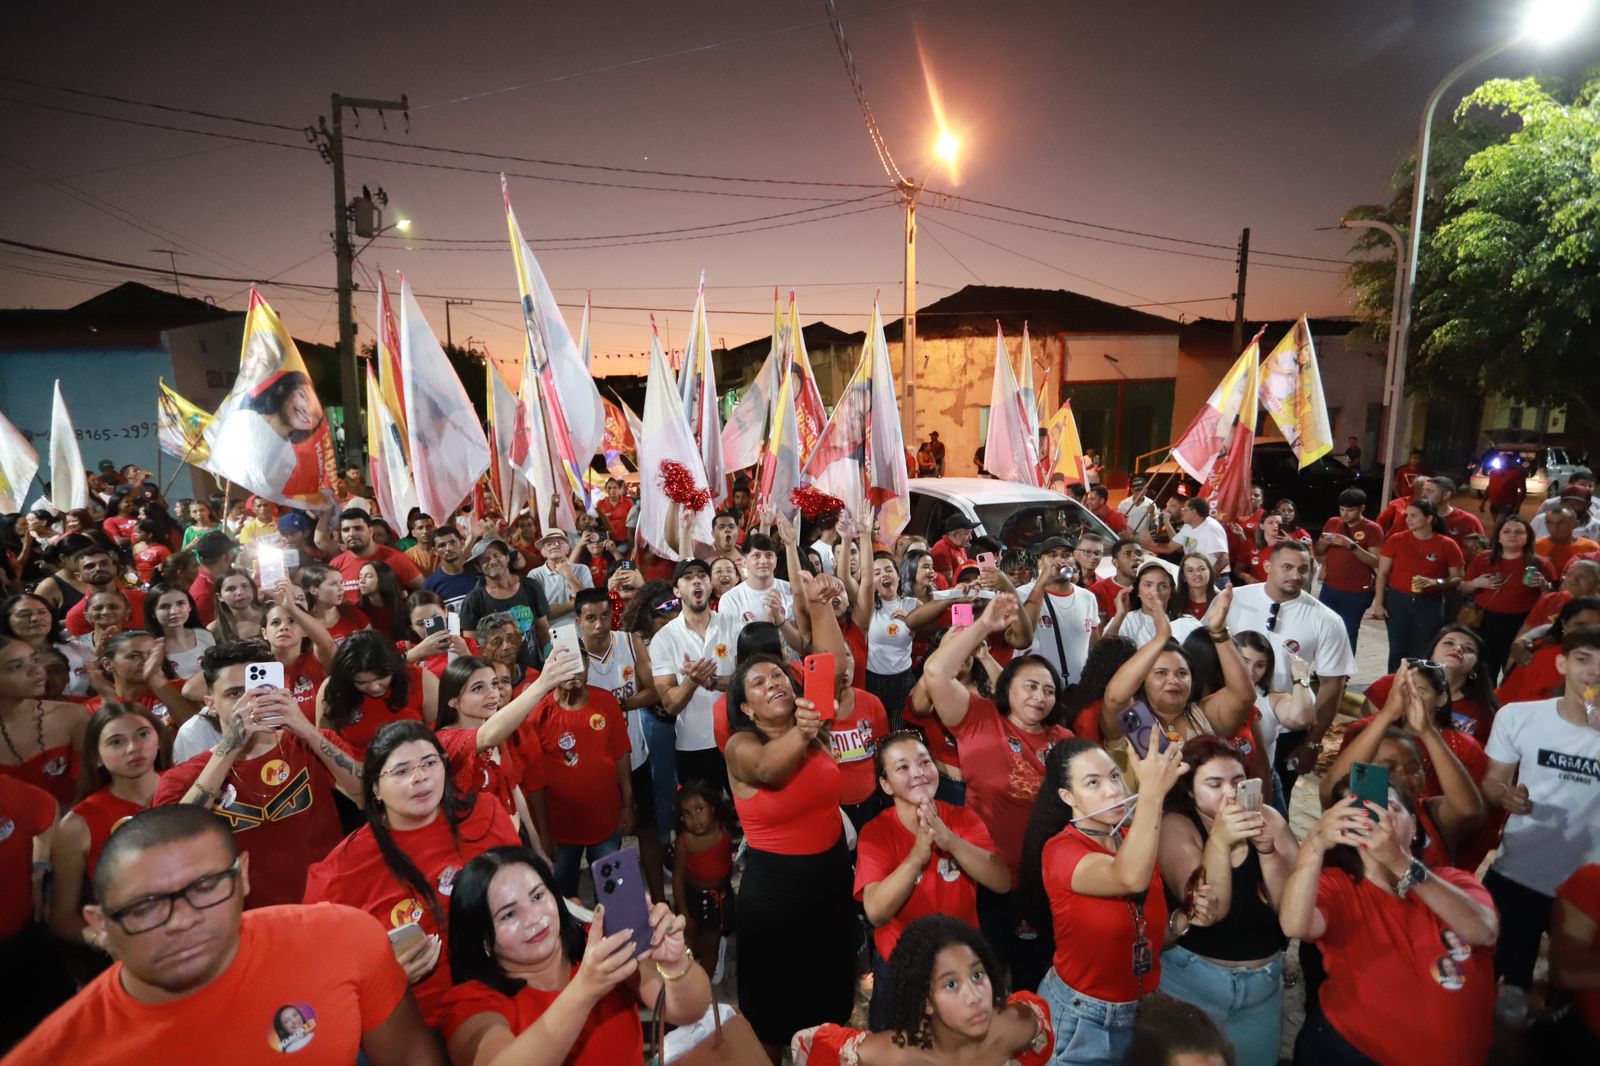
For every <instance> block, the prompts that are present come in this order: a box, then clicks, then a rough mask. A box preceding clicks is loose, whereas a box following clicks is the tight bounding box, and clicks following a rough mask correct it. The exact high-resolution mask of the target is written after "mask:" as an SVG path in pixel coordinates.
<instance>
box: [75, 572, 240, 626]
mask: <svg viewBox="0 0 1600 1066" xmlns="http://www.w3.org/2000/svg"><path fill="white" fill-rule="evenodd" d="M189 598H190V599H192V600H194V609H195V612H196V613H197V614H199V616H200V624H201V625H206V626H208V625H210V624H211V623H212V622H215V621H216V620H217V579H216V577H215V576H214V575H213V574H212V573H211V571H209V570H207V569H206V568H205V567H201V568H200V573H198V574H196V575H195V579H194V581H193V582H192V583H191V584H190V585H189ZM67 630H68V632H71V630H72V623H70V622H68V623H67ZM84 632H88V630H84Z"/></svg>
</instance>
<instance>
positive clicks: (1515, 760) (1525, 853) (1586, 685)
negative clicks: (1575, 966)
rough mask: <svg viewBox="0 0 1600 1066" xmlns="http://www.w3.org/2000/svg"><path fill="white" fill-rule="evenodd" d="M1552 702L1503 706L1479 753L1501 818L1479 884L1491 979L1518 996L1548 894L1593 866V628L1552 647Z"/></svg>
mask: <svg viewBox="0 0 1600 1066" xmlns="http://www.w3.org/2000/svg"><path fill="white" fill-rule="evenodd" d="M1556 669H1557V670H1559V671H1560V672H1561V675H1562V677H1563V678H1564V679H1565V692H1564V693H1563V694H1562V695H1561V697H1560V698H1559V699H1553V700H1538V701H1536V702H1532V703H1511V704H1507V705H1506V706H1504V707H1502V708H1500V711H1499V713H1498V714H1496V715H1495V719H1494V728H1493V729H1492V730H1491V731H1490V733H1489V743H1488V745H1487V746H1486V748H1485V752H1486V753H1487V754H1488V756H1489V769H1488V770H1487V771H1486V772H1485V773H1484V775H1483V796H1484V799H1486V800H1488V801H1489V802H1490V803H1492V804H1494V805H1495V806H1497V807H1500V808H1502V809H1504V810H1506V811H1507V812H1509V813H1510V817H1509V818H1508V819H1507V820H1506V827H1505V833H1504V836H1503V837H1502V841H1501V844H1500V852H1499V854H1498V855H1497V856H1496V857H1495V861H1494V866H1493V867H1491V868H1490V870H1489V873H1488V875H1487V876H1486V877H1484V879H1483V884H1484V887H1485V888H1487V889H1488V890H1489V894H1490V895H1491V896H1493V897H1494V905H1495V908H1496V909H1497V910H1498V911H1499V912H1500V942H1499V944H1498V945H1496V947H1495V955H1494V970H1495V976H1497V977H1503V978H1505V981H1506V983H1507V984H1509V985H1515V986H1517V987H1518V988H1522V989H1527V988H1530V987H1531V986H1532V984H1533V965H1534V962H1535V961H1536V960H1537V959H1538V957H1539V940H1540V938H1541V937H1542V936H1543V935H1544V933H1545V931H1546V930H1547V929H1548V928H1549V927H1550V908H1551V906H1552V905H1553V904H1554V902H1555V892H1556V888H1557V886H1559V885H1560V884H1561V882H1563V881H1565V880H1566V879H1567V878H1568V877H1570V876H1572V874H1573V873H1574V872H1575V871H1576V870H1577V869H1578V867H1580V866H1583V865H1584V864H1586V863H1591V862H1600V729H1596V728H1595V726H1594V725H1593V724H1592V723H1591V714H1590V711H1589V705H1591V704H1593V703H1595V700H1596V697H1595V696H1593V695H1590V696H1588V697H1587V698H1585V693H1593V692H1596V691H1597V690H1600V626H1575V627H1573V628H1572V629H1570V630H1568V631H1567V633H1566V635H1565V636H1564V637H1562V640H1561V654H1560V655H1558V656H1557V657H1556Z"/></svg>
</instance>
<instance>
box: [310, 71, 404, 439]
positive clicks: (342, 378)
mask: <svg viewBox="0 0 1600 1066" xmlns="http://www.w3.org/2000/svg"><path fill="white" fill-rule="evenodd" d="M347 107H348V108H350V109H351V110H352V111H354V110H356V109H358V108H363V107H364V108H367V109H368V110H371V111H408V110H410V105H409V104H408V103H407V102H406V97H405V96H404V94H402V95H401V97H400V99H398V100H369V99H367V98H365V97H357V96H341V95H340V94H338V93H334V94H333V98H332V102H331V104H330V110H331V112H332V116H333V122H332V125H331V126H330V125H329V122H328V119H327V118H326V117H324V118H320V119H319V120H318V128H317V129H315V130H310V131H307V132H308V136H307V139H308V140H320V142H321V143H319V144H318V149H319V150H320V151H321V153H322V157H323V159H324V160H325V161H327V162H329V163H331V164H333V255H334V260H335V262H336V263H337V265H338V287H339V391H340V393H341V395H342V396H343V398H344V461H345V466H357V467H359V466H363V462H362V457H363V455H364V454H365V451H366V448H365V442H364V440H363V437H364V436H365V432H366V421H365V419H364V418H363V417H362V413H361V375H360V372H359V370H358V368H357V366H356V320H355V311H354V309H353V308H352V307H351V303H350V301H351V296H352V292H353V290H354V288H355V281H354V278H353V276H352V275H353V273H354V270H355V261H356V256H355V250H354V249H353V248H352V247H351V245H350V215H351V208H350V204H349V202H348V201H347V200H346V199H345V192H344V110H345V108H347Z"/></svg>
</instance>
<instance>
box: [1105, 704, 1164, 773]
mask: <svg viewBox="0 0 1600 1066" xmlns="http://www.w3.org/2000/svg"><path fill="white" fill-rule="evenodd" d="M1117 722H1118V723H1119V724H1120V725H1121V726H1122V733H1123V735H1124V736H1126V737H1127V738H1128V746H1129V747H1131V748H1132V749H1133V750H1134V751H1135V752H1137V753H1138V755H1139V758H1141V759H1142V758H1144V757H1145V754H1146V753H1147V752H1149V750H1150V738H1151V737H1152V736H1154V737H1157V738H1159V739H1158V747H1157V748H1156V750H1157V751H1166V750H1167V748H1168V746H1169V745H1170V744H1171V743H1172V741H1170V740H1168V739H1167V733H1166V730H1164V729H1162V728H1161V725H1160V723H1159V722H1157V721H1156V712H1154V711H1152V710H1151V709H1150V705H1149V704H1147V703H1145V702H1144V701H1143V700H1138V701H1136V702H1135V703H1134V705H1133V706H1132V707H1129V708H1128V709H1127V710H1125V711H1123V712H1122V713H1121V714H1119V715H1117Z"/></svg>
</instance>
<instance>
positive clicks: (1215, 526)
mask: <svg viewBox="0 0 1600 1066" xmlns="http://www.w3.org/2000/svg"><path fill="white" fill-rule="evenodd" d="M1174 539H1175V540H1177V542H1178V543H1179V544H1181V545H1183V553H1184V554H1185V555H1204V556H1205V557H1206V558H1208V559H1211V558H1215V557H1216V556H1218V555H1226V554H1228V534H1227V533H1226V531H1224V530H1223V528H1222V523H1221V522H1218V521H1217V520H1216V519H1215V518H1212V517H1210V516H1209V515H1208V516H1206V518H1204V519H1202V520H1201V522H1200V524H1199V525H1198V526H1194V525H1186V526H1184V527H1183V528H1182V529H1180V530H1178V535H1177V537H1176V538H1174Z"/></svg>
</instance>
